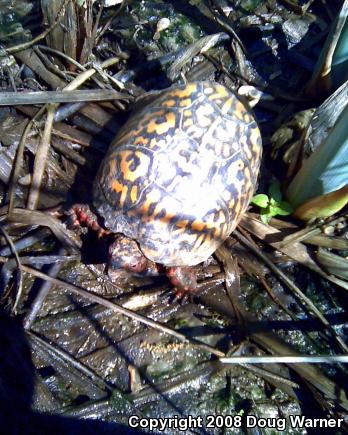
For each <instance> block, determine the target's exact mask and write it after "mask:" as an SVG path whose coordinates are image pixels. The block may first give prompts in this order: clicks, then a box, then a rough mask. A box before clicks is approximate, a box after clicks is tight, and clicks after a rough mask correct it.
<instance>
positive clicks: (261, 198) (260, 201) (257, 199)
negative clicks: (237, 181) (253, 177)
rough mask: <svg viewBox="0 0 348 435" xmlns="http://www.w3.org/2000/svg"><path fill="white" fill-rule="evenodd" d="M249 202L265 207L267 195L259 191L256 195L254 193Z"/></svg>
mask: <svg viewBox="0 0 348 435" xmlns="http://www.w3.org/2000/svg"><path fill="white" fill-rule="evenodd" d="M251 202H252V203H253V204H255V205H257V206H258V207H260V208H266V207H267V206H268V202H269V200H268V196H267V195H265V194H264V193H259V194H258V195H255V196H254V197H253V199H252V200H251Z"/></svg>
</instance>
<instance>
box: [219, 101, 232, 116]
mask: <svg viewBox="0 0 348 435" xmlns="http://www.w3.org/2000/svg"><path fill="white" fill-rule="evenodd" d="M233 102H234V98H233V97H231V98H229V99H228V100H226V101H225V102H224V104H223V106H222V107H221V112H222V113H224V114H225V115H226V114H227V113H228V112H229V111H230V110H231V108H232V106H233Z"/></svg>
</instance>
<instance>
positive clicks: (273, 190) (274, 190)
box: [268, 181, 283, 202]
mask: <svg viewBox="0 0 348 435" xmlns="http://www.w3.org/2000/svg"><path fill="white" fill-rule="evenodd" d="M268 195H269V197H270V198H272V199H274V200H275V201H276V202H280V201H281V200H282V198H283V195H282V192H281V190H280V184H279V183H278V181H273V182H272V183H271V184H270V186H269V189H268Z"/></svg>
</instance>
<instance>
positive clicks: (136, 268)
mask: <svg viewBox="0 0 348 435" xmlns="http://www.w3.org/2000/svg"><path fill="white" fill-rule="evenodd" d="M127 269H128V270H130V271H132V272H141V271H142V270H143V267H142V265H141V263H131V264H128V265H127Z"/></svg>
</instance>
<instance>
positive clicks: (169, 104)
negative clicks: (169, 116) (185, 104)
mask: <svg viewBox="0 0 348 435" xmlns="http://www.w3.org/2000/svg"><path fill="white" fill-rule="evenodd" d="M175 103H176V101H175V100H165V101H163V103H162V106H164V107H173V106H175Z"/></svg>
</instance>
